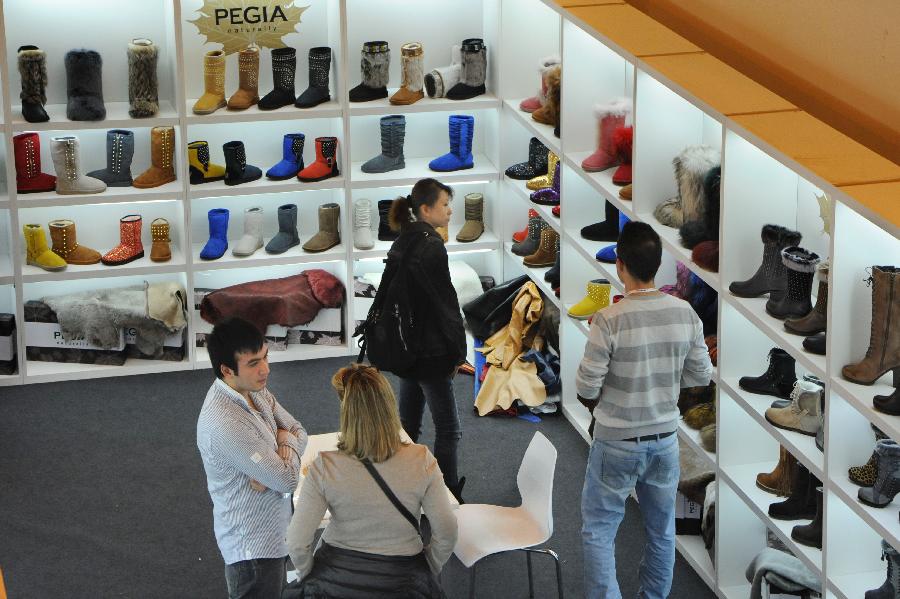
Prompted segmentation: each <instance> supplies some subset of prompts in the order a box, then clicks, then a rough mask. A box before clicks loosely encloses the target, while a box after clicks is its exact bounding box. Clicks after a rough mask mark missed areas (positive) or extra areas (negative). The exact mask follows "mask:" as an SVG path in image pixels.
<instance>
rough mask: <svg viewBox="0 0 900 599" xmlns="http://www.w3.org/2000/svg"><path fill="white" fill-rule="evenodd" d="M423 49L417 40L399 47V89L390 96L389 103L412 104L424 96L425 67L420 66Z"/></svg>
mask: <svg viewBox="0 0 900 599" xmlns="http://www.w3.org/2000/svg"><path fill="white" fill-rule="evenodd" d="M424 54H425V51H424V50H423V49H422V44H420V43H419V42H411V43H409V44H403V46H401V48H400V58H401V60H402V63H401V75H402V82H401V84H400V89H398V90H397V92H396V93H395V94H394V95H393V96H391V99H390V103H391V104H396V105H406V104H414V103H416V102H418V101H419V100H421V99H422V98H424V97H425V92H424V91H422V90H423V89H424V88H425V68H424V67H423V66H422V61H423V55H424Z"/></svg>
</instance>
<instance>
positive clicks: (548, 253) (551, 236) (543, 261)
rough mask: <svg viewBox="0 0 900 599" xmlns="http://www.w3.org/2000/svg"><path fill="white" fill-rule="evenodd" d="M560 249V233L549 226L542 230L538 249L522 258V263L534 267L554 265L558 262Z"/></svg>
mask: <svg viewBox="0 0 900 599" xmlns="http://www.w3.org/2000/svg"><path fill="white" fill-rule="evenodd" d="M558 251H559V233H557V232H556V231H554V230H553V229H552V228H551V227H547V228H546V229H544V230H543V231H541V241H540V243H539V244H538V248H537V250H536V251H535V252H534V253H533V254H531V255H529V256H525V258H524V259H523V260H522V264H524V265H525V266H530V267H532V268H543V267H546V266H553V263H554V262H556V254H557V252H558Z"/></svg>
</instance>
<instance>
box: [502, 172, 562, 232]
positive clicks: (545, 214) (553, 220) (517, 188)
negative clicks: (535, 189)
mask: <svg viewBox="0 0 900 599" xmlns="http://www.w3.org/2000/svg"><path fill="white" fill-rule="evenodd" d="M503 180H504V181H505V182H506V188H507V189H508V190H509V192H511V193H512V195H514V196H515V197H518V198H519V199H520V200H521V201H522V202H524V203H525V205H526V206H528V208H531V209H533V210H535V211H536V212H537V213H538V214H539V215H540V216H541V218H542V219H544V222H546V223H547V224H548V225H550V228H552V229H553V230H554V231H556V232H557V233H561V232H562V226H561V225H560V217H558V216H553V206H545V205H543V204H535V203H534V202H532V201H531V199H530V198H531V193H532V192H531V190H530V189H528V187H526V185H525V184H526V183H527V181H516V180H515V179H510V178H509V177H506V176H504V177H503Z"/></svg>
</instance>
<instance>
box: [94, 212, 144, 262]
mask: <svg viewBox="0 0 900 599" xmlns="http://www.w3.org/2000/svg"><path fill="white" fill-rule="evenodd" d="M143 224H144V220H143V219H142V218H141V216H140V215H139V214H128V215H126V216H123V217H122V218H120V219H119V245H117V246H116V247H114V248H113V249H111V250H109V251H108V252H106V253H105V254H103V257H101V258H100V260H101V261H102V262H103V264H105V265H107V266H120V265H122V264H128V263H129V262H133V261H134V260H137V259H139V258H143V257H144V244H143V242H142V241H141V229H142V228H143Z"/></svg>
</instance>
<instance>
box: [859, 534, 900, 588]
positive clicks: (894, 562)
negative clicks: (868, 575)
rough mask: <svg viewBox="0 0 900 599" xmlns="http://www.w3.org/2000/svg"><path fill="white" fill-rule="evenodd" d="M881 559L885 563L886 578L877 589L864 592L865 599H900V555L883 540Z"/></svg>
mask: <svg viewBox="0 0 900 599" xmlns="http://www.w3.org/2000/svg"><path fill="white" fill-rule="evenodd" d="M881 559H882V560H884V561H886V562H887V578H886V579H885V581H884V582H883V583H882V584H881V586H880V587H878V588H877V589H873V590H871V591H866V595H865V599H900V553H898V552H897V550H896V549H894V548H893V547H891V545H890V543H888V542H887V541H885V540H884V539H881Z"/></svg>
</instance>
